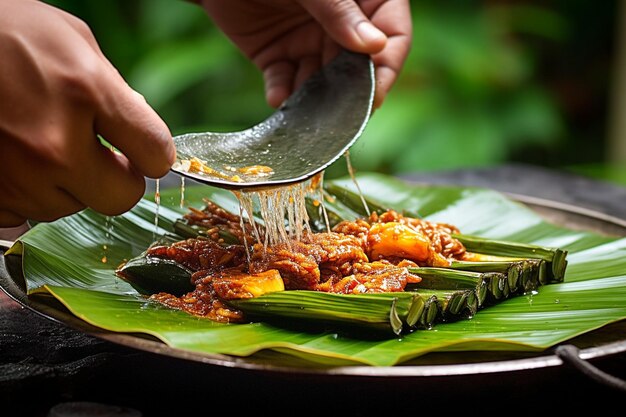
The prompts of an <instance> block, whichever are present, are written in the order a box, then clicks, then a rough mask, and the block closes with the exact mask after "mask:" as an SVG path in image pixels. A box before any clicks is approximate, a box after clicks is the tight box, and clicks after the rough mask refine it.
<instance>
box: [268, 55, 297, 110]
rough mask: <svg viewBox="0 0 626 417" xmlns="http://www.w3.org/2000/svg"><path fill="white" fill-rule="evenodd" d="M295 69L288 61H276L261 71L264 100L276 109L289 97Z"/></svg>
mask: <svg viewBox="0 0 626 417" xmlns="http://www.w3.org/2000/svg"><path fill="white" fill-rule="evenodd" d="M295 76H296V69H295V66H294V64H292V63H290V62H288V61H277V62H274V63H272V64H270V65H268V66H267V67H266V68H265V69H263V79H264V81H265V99H266V101H267V103H268V104H269V105H270V106H272V107H274V108H276V107H278V106H280V105H281V104H282V103H283V101H285V100H287V98H288V97H289V96H290V95H291V92H292V91H293V85H294V80H295Z"/></svg>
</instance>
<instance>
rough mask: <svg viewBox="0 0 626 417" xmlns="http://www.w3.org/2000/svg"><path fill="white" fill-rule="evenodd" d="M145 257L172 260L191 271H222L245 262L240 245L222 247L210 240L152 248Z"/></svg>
mask: <svg viewBox="0 0 626 417" xmlns="http://www.w3.org/2000/svg"><path fill="white" fill-rule="evenodd" d="M146 255H147V256H153V257H157V258H165V259H172V260H174V261H176V262H178V263H179V264H181V265H184V266H186V267H187V268H189V269H190V270H192V271H199V270H203V269H210V270H215V269H224V268H232V267H236V266H240V265H242V264H244V263H245V262H246V251H245V248H244V247H243V246H241V245H222V244H219V243H217V242H214V241H212V240H210V239H193V238H192V239H186V240H181V241H179V242H175V243H173V244H172V245H169V246H167V245H159V246H153V247H151V248H149V249H148V251H147V252H146Z"/></svg>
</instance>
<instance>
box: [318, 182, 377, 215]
mask: <svg viewBox="0 0 626 417" xmlns="http://www.w3.org/2000/svg"><path fill="white" fill-rule="evenodd" d="M325 188H326V190H327V191H328V193H329V194H332V195H334V196H335V197H337V199H338V200H340V201H341V202H342V203H343V204H345V205H346V206H347V207H349V208H350V209H351V210H353V211H355V212H356V213H358V214H359V215H360V216H361V217H367V216H368V213H367V211H366V210H365V207H364V206H363V200H361V197H360V196H359V194H357V193H354V192H352V191H350V190H348V189H346V188H342V187H339V186H338V185H335V184H333V183H326V184H325ZM365 203H366V204H367V208H368V209H369V212H370V213H373V212H376V213H378V214H380V213H384V212H385V211H387V209H386V208H385V207H383V206H381V205H378V204H376V203H373V202H372V201H371V200H368V199H365Z"/></svg>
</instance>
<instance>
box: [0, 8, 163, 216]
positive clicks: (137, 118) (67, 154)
mask: <svg viewBox="0 0 626 417" xmlns="http://www.w3.org/2000/svg"><path fill="white" fill-rule="evenodd" d="M0 62H2V65H0V194H1V199H0V227H11V226H16V225H19V224H22V223H24V221H25V220H27V219H30V220H37V221H52V220H55V219H58V218H60V217H63V216H65V215H69V214H72V213H75V212H77V211H79V210H81V209H83V208H85V207H91V208H93V209H94V210H96V211H98V212H101V213H103V214H106V215H117V214H120V213H123V212H125V211H127V210H128V209H130V208H131V207H132V206H133V205H134V204H136V203H137V201H139V199H140V198H141V197H142V195H143V193H144V191H145V176H147V177H151V178H159V177H161V176H163V175H165V174H166V173H167V172H168V170H169V168H170V167H171V165H172V164H173V163H174V159H175V148H174V145H173V142H172V138H171V134H170V132H169V130H168V128H167V126H166V124H165V123H164V122H163V121H162V120H161V118H160V117H159V116H158V115H157V114H156V113H155V112H154V110H153V109H152V108H151V107H150V106H149V105H148V104H147V103H146V102H145V100H144V99H143V97H141V96H140V95H139V94H138V93H136V92H135V91H133V90H132V89H131V88H130V87H129V86H128V85H127V84H126V82H125V81H124V80H123V79H122V77H121V76H120V74H119V73H118V71H117V70H116V69H115V68H114V67H113V65H112V64H111V63H110V62H109V61H108V60H107V59H106V58H105V57H104V55H103V54H102V52H101V51H100V49H99V47H98V44H97V42H96V40H95V39H94V37H93V35H92V33H91V31H90V29H89V28H88V27H87V25H86V24H85V23H84V22H82V21H81V20H79V19H78V18H76V17H74V16H71V15H69V14H67V13H65V12H63V11H61V10H59V9H56V8H54V7H52V6H50V5H47V4H45V3H42V2H39V1H36V0H2V1H0ZM97 135H101V136H102V137H103V138H105V139H106V141H108V142H109V143H110V144H112V145H113V146H114V147H115V148H117V149H118V150H119V151H121V152H122V153H123V154H122V153H120V152H113V151H111V150H110V149H108V148H106V147H105V146H103V145H102V144H101V143H100V141H99V139H98V136H97Z"/></svg>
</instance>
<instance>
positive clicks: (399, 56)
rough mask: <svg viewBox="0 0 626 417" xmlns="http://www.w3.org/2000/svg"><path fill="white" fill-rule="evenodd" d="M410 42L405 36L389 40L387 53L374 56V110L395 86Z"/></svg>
mask: <svg viewBox="0 0 626 417" xmlns="http://www.w3.org/2000/svg"><path fill="white" fill-rule="evenodd" d="M409 44H410V41H409V42H407V41H406V39H404V36H396V37H392V38H389V45H388V46H387V47H386V48H385V51H384V52H382V53H380V54H376V55H374V56H373V58H372V61H373V62H374V68H375V74H376V93H375V97H374V108H379V107H380V106H381V105H382V103H383V101H384V100H385V97H386V96H387V94H388V93H389V91H390V90H391V88H392V86H393V85H394V84H395V82H396V80H397V79H398V76H399V75H400V72H401V70H402V67H403V65H404V61H405V60H406V58H407V56H408V53H409V48H410V46H409Z"/></svg>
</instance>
